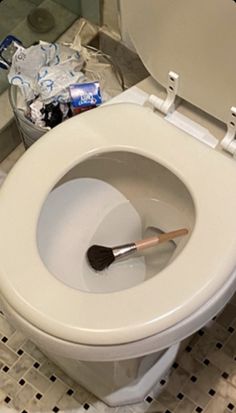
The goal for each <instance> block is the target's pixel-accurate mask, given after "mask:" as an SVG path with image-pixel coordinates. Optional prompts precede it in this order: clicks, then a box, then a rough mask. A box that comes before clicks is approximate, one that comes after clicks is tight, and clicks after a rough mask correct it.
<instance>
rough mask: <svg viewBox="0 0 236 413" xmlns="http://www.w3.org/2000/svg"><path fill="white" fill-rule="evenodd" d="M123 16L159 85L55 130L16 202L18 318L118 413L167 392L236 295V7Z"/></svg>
mask: <svg viewBox="0 0 236 413" xmlns="http://www.w3.org/2000/svg"><path fill="white" fill-rule="evenodd" d="M206 3H207V4H206ZM121 18H122V24H124V25H125V27H127V28H128V30H129V35H130V38H131V39H132V42H133V44H134V45H135V47H136V49H137V52H138V53H139V55H140V57H141V59H142V60H143V63H144V64H145V66H146V68H147V69H148V70H149V72H150V77H149V78H148V79H146V80H145V81H143V82H142V83H141V84H138V85H137V86H135V87H134V88H132V89H131V90H128V91H126V92H124V94H122V95H121V96H119V97H117V98H115V99H114V101H111V103H110V104H105V105H102V106H101V107H100V108H97V109H95V110H92V111H89V112H86V113H83V114H82V115H79V116H77V117H74V118H72V119H71V120H69V121H66V122H65V123H63V124H61V125H59V126H58V127H56V128H55V129H53V130H51V131H50V132H49V133H47V134H46V135H45V136H44V137H42V138H41V139H40V140H39V141H38V142H37V143H36V144H34V145H33V146H32V147H31V148H30V149H29V150H27V152H26V153H25V154H24V155H23V156H22V158H21V159H20V160H19V161H18V162H17V164H16V165H15V166H14V168H13V169H12V170H11V172H10V173H9V175H8V177H7V178H6V179H5V181H4V183H3V186H2V187H1V190H0V228H1V237H0V303H1V307H2V308H3V311H4V312H5V313H6V315H7V317H8V318H9V320H10V321H11V322H12V324H13V325H15V326H16V327H17V328H19V329H20V330H21V331H22V332H24V334H25V335H26V336H27V337H29V338H30V339H31V340H33V341H34V342H35V344H36V345H37V346H38V347H39V348H40V349H41V350H42V351H43V352H44V353H45V354H47V355H48V356H49V357H50V358H51V359H52V360H54V361H55V362H56V363H57V364H58V365H59V366H60V367H61V368H62V369H63V370H64V371H65V372H67V373H68V374H69V375H70V376H71V377H72V378H73V379H74V380H76V381H78V382H79V383H80V384H81V385H83V386H84V387H85V388H87V389H88V390H89V391H91V392H93V393H94V394H95V395H96V396H97V397H99V398H100V399H102V400H103V401H104V402H105V403H107V404H108V405H110V406H121V405H126V404H131V403H137V402H140V401H142V400H144V399H145V397H146V396H147V395H148V394H150V393H151V392H154V393H155V395H156V394H158V392H160V391H161V384H160V381H161V380H162V379H164V378H165V379H166V380H167V378H168V375H169V371H170V368H171V366H172V364H173V362H174V360H175V358H176V355H177V352H178V349H179V346H180V343H181V342H182V341H183V340H184V339H185V338H186V337H189V336H190V335H191V334H192V333H194V332H195V331H197V330H198V329H199V328H201V327H202V326H204V325H205V324H206V323H208V322H209V321H210V320H211V319H212V318H213V317H214V316H215V315H216V314H217V313H219V312H220V311H221V309H222V308H223V307H224V306H225V304H226V303H227V301H228V300H229V299H230V298H231V296H232V295H233V294H234V292H235V287H236V252H235V251H236V220H235V211H236V194H235V191H234V188H235V182H236V163H235V157H236V155H235V154H236V143H235V142H236V141H235V131H236V126H235V117H236V108H235V107H234V105H236V82H235V69H236V59H235V55H234V53H233V50H234V39H235V37H236V5H235V3H234V2H233V1H230V0H228V1H226V0H208V1H207V2H204V1H203V0H201V1H198V2H196V1H194V0H188V1H185V0H179V1H178V2H173V1H171V0H159V1H156V0H149V1H148V2H146V1H144V0H129V1H123V2H122V3H121ZM180 227H187V228H188V229H189V235H188V236H187V237H183V238H182V239H179V240H176V242H175V243H174V244H173V243H172V244H171V243H169V244H168V245H166V246H163V249H160V251H159V250H158V249H157V250H156V251H152V252H150V253H149V252H148V253H147V254H146V255H145V256H144V257H138V258H134V259H133V261H132V260H130V261H125V262H120V263H115V264H114V267H112V266H111V268H110V269H108V270H107V271H106V272H105V273H104V274H100V275H99V274H97V273H94V272H93V271H91V269H89V268H88V263H87V262H86V258H85V253H86V249H87V248H88V247H89V246H90V245H91V243H92V242H93V241H96V242H99V241H101V242H106V243H109V244H110V245H112V243H121V242H123V241H124V242H127V241H129V240H130V241H132V240H133V239H130V238H132V237H136V236H141V237H142V236H144V235H145V234H148V233H152V234H153V233H155V231H158V230H160V231H164V232H166V231H169V230H172V229H173V230H174V229H178V228H180ZM158 254H159V255H158ZM76 266H77V267H76ZM72 267H73V268H72ZM69 268H70V269H69ZM76 269H77V270H76ZM76 271H77V272H76ZM77 274H78V276H77Z"/></svg>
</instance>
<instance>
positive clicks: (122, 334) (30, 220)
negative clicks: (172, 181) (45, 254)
mask: <svg viewBox="0 0 236 413" xmlns="http://www.w3.org/2000/svg"><path fill="white" fill-rule="evenodd" d="M102 112H103V113H102ZM141 118H142V119H141ZM104 119H106V125H105V124H104ZM120 119H123V120H124V119H129V122H130V124H131V125H132V130H133V134H130V133H129V132H130V131H128V130H127V125H125V124H124V123H125V122H124V123H122V124H120V123H119V134H117V131H116V130H114V124H117V125H118V122H120ZM78 126H79V128H80V131H81V132H82V131H83V132H84V134H85V135H86V139H83V140H81V141H78V140H76V139H75V133H76V131H77V127H78ZM65 128H66V130H65ZM156 128H159V130H160V131H161V132H162V134H161V135H162V136H161V137H160V136H156V133H155V132H156ZM65 131H67V133H65ZM111 131H113V135H112V136H109V133H110V132H111ZM144 132H145V133H146V134H148V135H149V136H150V141H147V140H145V142H144V141H143V133H144ZM154 133H155V136H154ZM106 136H109V144H107V141H106V139H105V138H104V137H106ZM118 137H119V144H118V145H117V139H118ZM173 138H174V139H173ZM176 140H177V141H178V143H177V141H176ZM157 144H158V145H159V146H158V154H157V153H156V145H157ZM170 145H172V146H171V149H170ZM177 147H178V148H181V152H182V151H183V152H184V155H183V154H182V153H181V156H180V154H179V153H178V152H177V153H176V149H177ZM65 148H66V149H67V151H65ZM115 150H117V151H120V150H124V151H126V152H127V151H130V152H134V153H139V154H141V155H143V156H146V157H148V158H150V159H153V160H155V161H156V162H159V163H161V164H162V165H164V166H166V167H168V168H169V169H170V170H171V171H172V172H174V173H175V174H176V175H177V176H178V175H179V176H180V177H181V179H182V181H183V182H184V183H185V185H186V186H187V188H188V189H189V190H190V192H191V194H192V196H193V199H194V201H195V206H196V211H197V220H196V225H195V228H194V231H193V234H192V236H191V238H190V240H189V242H188V244H187V245H186V247H185V249H184V250H183V252H182V253H181V254H180V255H179V256H178V257H177V258H176V260H175V261H174V262H173V263H172V264H170V265H169V266H168V267H167V268H166V269H165V270H164V271H162V272H161V273H159V276H158V277H153V278H152V279H150V280H148V281H146V282H145V283H143V284H142V285H138V286H135V287H133V288H131V289H129V290H122V291H118V292H115V293H109V294H91V293H85V292H81V291H78V290H74V289H72V288H70V287H67V286H66V285H64V284H62V283H61V282H59V281H58V280H57V279H56V278H55V277H53V276H52V275H51V274H50V273H49V272H48V270H47V269H46V268H45V267H44V264H43V263H42V261H41V258H40V256H39V253H38V249H37V245H36V229H37V221H38V217H39V214H40V211H41V207H42V205H43V203H44V201H45V199H46V197H47V195H48V193H49V192H50V190H51V189H52V188H53V187H54V186H55V184H56V183H57V182H58V181H59V180H60V179H61V178H62V176H64V175H65V173H66V172H67V171H68V170H70V169H71V168H72V167H73V166H75V165H76V164H78V163H79V162H82V161H83V160H85V159H87V158H88V157H91V156H93V155H95V154H98V153H104V152H106V151H109V152H111V151H115ZM193 153H194V155H195V157H197V160H196V159H195V158H193ZM185 156H190V157H191V158H190V159H191V162H190V163H189V162H186V163H184V164H183V162H182V161H183V157H185ZM200 158H201V170H199V175H200V182H199V177H198V179H196V176H195V174H194V173H193V172H194V168H195V167H196V165H197V162H199V159H200ZM45 161H46V163H47V164H48V165H49V169H48V170H47V171H46V170H45V166H44V165H45ZM209 162H210V164H209ZM62 165H63V167H62ZM209 165H210V166H211V167H213V168H215V166H218V167H222V170H221V171H220V172H219V170H218V171H217V170H215V169H214V171H213V173H211V172H210V173H209V171H208V169H209ZM193 166H194V168H193ZM29 171H30V174H29ZM206 171H208V179H209V181H210V184H211V194H209V193H208V191H206V185H204V182H203V181H202V180H203V177H204V173H206ZM220 174H221V175H223V182H224V185H222V188H221V190H222V191H221V193H219V191H217V187H216V185H215V186H214V182H215V179H217V178H218V177H219V176H220ZM234 175H235V176H236V171H235V165H234V164H233V163H231V160H230V161H229V160H228V159H227V158H225V157H223V156H222V155H221V154H219V153H216V152H213V151H212V150H210V149H209V148H207V147H205V146H204V145H202V144H201V143H199V142H195V141H192V140H190V138H189V136H188V135H187V134H185V133H183V132H180V131H178V130H176V129H175V128H173V126H172V125H169V124H167V123H166V122H165V121H164V120H163V119H161V118H158V117H157V116H156V115H155V114H154V113H153V112H152V111H150V110H148V109H147V108H141V107H139V106H137V105H134V104H118V105H113V106H106V107H103V108H100V109H99V110H96V111H93V112H91V113H87V114H86V113H85V114H83V115H82V116H81V117H80V118H79V119H78V120H77V119H76V118H73V119H72V120H70V121H69V122H67V124H66V125H61V126H60V127H58V128H56V129H54V130H52V131H51V132H50V133H49V134H47V135H45V137H43V138H42V139H41V140H40V141H39V142H38V143H37V144H36V145H34V146H33V147H32V148H31V149H30V150H29V151H28V152H27V153H26V154H25V155H24V156H23V158H21V159H20V161H19V162H18V163H17V165H16V166H15V168H14V169H13V170H12V172H11V173H10V175H9V177H8V178H7V180H6V181H5V183H4V185H3V188H2V190H1V194H0V197H1V202H0V224H1V227H2V229H3V239H2V240H1V241H0V247H1V248H0V250H1V251H2V253H1V257H0V258H1V259H0V262H1V267H0V286H1V291H2V294H3V296H4V298H5V300H6V301H7V302H9V304H11V306H12V307H13V308H14V309H15V310H16V311H17V312H18V313H19V314H21V315H22V316H23V317H24V318H25V319H26V320H28V321H29V322H31V323H32V324H33V325H35V326H36V327H37V326H38V327H39V328H40V329H41V330H43V331H45V332H49V333H50V334H52V335H54V336H56V337H62V338H64V337H66V338H67V340H70V341H72V342H77V343H81V344H91V345H95V344H100V345H106V344H119V343H120V344H122V343H127V342H132V341H136V340H139V339H142V338H144V337H148V336H151V335H153V334H156V333H158V332H159V331H163V330H164V329H166V328H168V327H169V326H170V325H173V324H176V323H177V322H178V321H179V320H181V319H183V318H185V317H186V316H187V314H191V313H192V312H193V311H195V310H196V309H197V308H199V307H200V306H201V305H202V304H203V303H204V302H206V301H207V300H208V298H209V297H210V296H212V294H213V293H214V292H215V291H217V290H218V289H219V288H220V287H221V286H222V285H223V283H224V281H225V280H226V279H227V277H228V276H229V274H230V273H231V272H232V269H233V268H234V266H235V259H234V254H233V251H234V249H235V247H236V236H235V235H234V234H235V233H236V224H234V222H232V217H233V212H234V211H235V207H236V198H235V197H232V196H229V193H228V186H227V185H226V184H225V183H227V184H228V183H229V182H228V181H230V180H231V181H232V182H233V179H235V177H234ZM213 178H214V179H213ZM19 181H20V182H23V183H24V184H23V186H19V184H18V182H19ZM35 182H36V183H35ZM31 193H34V197H32V198H31V199H30V201H29V200H28V199H27V197H29V196H30V195H31ZM222 195H223V197H224V201H225V202H229V200H231V204H230V206H229V208H228V211H227V216H226V217H225V221H224V224H225V227H226V231H225V234H223V236H222V238H221V239H219V240H218V239H217V242H216V240H214V239H213V238H210V237H209V234H208V236H207V237H206V239H202V235H203V234H204V233H205V232H204V229H205V225H206V216H205V214H204V208H203V205H204V203H205V204H207V205H208V207H209V208H211V207H213V206H214V205H215V203H216V202H217V203H218V209H217V213H215V211H212V213H211V215H210V216H208V217H207V218H208V220H207V223H208V225H209V227H210V228H212V230H213V229H214V236H220V234H221V231H220V230H219V229H218V228H214V225H216V224H218V222H219V212H221V211H223V209H224V205H223V202H222V199H221V198H222ZM231 195H232V194H231ZM16 198H17V199H18V202H17V204H16V202H15V199H16ZM7 220H8V224H7ZM9 221H10V222H9ZM230 224H232V225H231V226H229V225H230ZM234 227H235V228H234ZM229 228H230V231H229ZM231 229H232V231H231ZM15 233H17V234H21V233H22V234H24V242H21V243H20V244H19V240H17V239H16V237H15V236H14V235H15ZM209 239H210V241H211V242H212V243H213V246H211V247H212V248H213V249H214V251H213V252H214V253H213V252H212V251H211V254H209V255H210V256H209V255H208V254H206V251H205V250H206V248H207V247H208V243H209ZM224 243H227V244H228V245H229V248H228V249H227V251H223V252H224V253H223V256H224V258H225V260H224V264H223V263H222V262H220V263H219V262H218V261H217V260H216V258H215V257H217V256H219V253H221V252H222V246H223V245H224ZM11 251H17V256H16V257H14V260H13V259H12V255H11ZM200 259H202V260H203V263H201V264H199V260H200ZM191 266H192V268H191ZM32 268H33V269H34V279H33V280H32ZM189 268H191V275H192V279H191V280H190V279H189V277H188V273H189ZM200 270H201V271H200ZM19 274H20V275H21V276H20V277H19ZM175 274H178V282H177V280H176V279H175V278H176V277H175ZM183 282H184V286H185V288H184V289H183V288H179V286H178V285H179V284H182V285H183ZM196 286H197V287H196ZM39 291H40V294H39V293H38V292H39ZM156 291H162V294H161V295H163V292H164V291H165V292H168V300H166V299H165V298H163V297H161V295H159V297H158V301H157V295H156ZM52 292H53V294H52ZM177 295H178V296H177ZM65 297H66V301H67V303H70V306H69V307H68V306H67V307H66V309H62V302H63V298H64V299H65ZM143 297H148V305H146V306H143V307H142V308H140V303H142V302H143ZM121 303H122V306H121ZM65 304H66V303H65ZM85 309H86V311H85ZM127 309H129V312H127ZM140 310H141V311H140ZM84 313H86V314H84ZM137 316H138V317H137Z"/></svg>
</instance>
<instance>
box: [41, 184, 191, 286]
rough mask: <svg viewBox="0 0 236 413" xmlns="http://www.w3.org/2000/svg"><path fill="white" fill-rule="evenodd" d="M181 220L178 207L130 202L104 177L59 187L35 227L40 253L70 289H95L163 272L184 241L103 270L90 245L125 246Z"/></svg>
mask: <svg viewBox="0 0 236 413" xmlns="http://www.w3.org/2000/svg"><path fill="white" fill-rule="evenodd" d="M167 221H168V222H167ZM183 221H184V220H183V216H182V215H181V213H180V212H179V211H178V210H176V209H175V208H174V207H172V206H171V205H168V204H166V203H164V202H161V201H159V200H154V199H145V198H135V199H132V201H131V200H128V199H127V198H126V197H125V196H124V195H123V194H122V193H121V192H120V191H119V190H117V189H116V188H115V187H113V186H112V185H110V184H108V183H106V182H104V181H102V180H99V179H93V178H79V179H74V180H72V181H68V182H66V183H64V184H62V185H60V186H59V187H57V188H55V189H54V190H53V191H52V192H51V193H50V194H49V196H48V197H47V199H46V202H45V203H44V205H43V208H42V211H41V215H40V218H39V222H38V228H37V242H38V249H39V254H40V256H41V259H42V261H43V262H44V264H45V265H46V267H47V268H48V270H49V271H50V273H51V274H52V275H53V276H55V277H56V278H57V279H59V280H60V281H61V282H63V283H65V284H66V285H68V286H69V287H71V288H75V289H79V290H82V291H85V292H93V293H107V292H114V291H119V290H122V289H127V288H131V287H133V286H135V285H137V284H139V283H142V282H144V281H145V280H146V279H148V278H150V277H152V276H153V275H155V274H157V273H158V272H159V271H161V270H162V269H163V268H164V267H165V266H166V265H167V264H168V263H169V262H170V261H171V260H172V259H173V258H174V256H175V254H176V251H178V248H179V245H181V242H182V241H183V240H182V241H181V240H178V241H177V248H176V245H175V244H174V243H167V244H165V245H164V244H163V245H161V246H159V247H157V248H156V249H154V248H153V249H152V250H151V251H148V252H147V253H146V254H145V256H142V257H133V258H130V259H129V260H127V261H124V262H117V263H115V264H114V265H111V266H110V268H108V269H106V270H104V271H103V272H101V273H96V272H95V271H94V270H93V269H92V268H91V267H90V266H89V264H88V262H87V259H86V251H87V249H88V247H89V246H90V245H92V244H95V243H97V244H103V245H107V246H114V245H119V244H123V243H126V242H130V241H133V240H136V239H140V238H142V237H143V235H145V236H146V235H149V234H150V235H152V234H153V233H155V232H156V233H157V234H158V233H160V232H161V231H168V230H170V229H173V228H177V227H178V226H180V225H183V224H184V225H185V224H186V222H183ZM184 242H185V241H184Z"/></svg>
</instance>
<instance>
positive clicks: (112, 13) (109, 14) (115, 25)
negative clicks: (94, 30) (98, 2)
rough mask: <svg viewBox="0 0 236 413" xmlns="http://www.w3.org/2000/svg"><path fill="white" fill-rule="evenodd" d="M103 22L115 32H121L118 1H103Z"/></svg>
mask: <svg viewBox="0 0 236 413" xmlns="http://www.w3.org/2000/svg"><path fill="white" fill-rule="evenodd" d="M102 22H103V24H104V25H106V26H108V27H109V28H110V29H112V30H113V31H114V32H116V33H119V32H120V28H119V8H118V0H103V12H102Z"/></svg>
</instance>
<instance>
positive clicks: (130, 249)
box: [87, 228, 188, 271]
mask: <svg viewBox="0 0 236 413" xmlns="http://www.w3.org/2000/svg"><path fill="white" fill-rule="evenodd" d="M187 234H188V230H187V229H186V228H181V229H178V230H176V231H171V232H167V233H164V234H161V235H159V236H158V237H151V238H146V239H143V240H139V241H135V242H132V243H129V244H124V245H118V246H117V247H113V248H111V247H104V246H102V245H92V246H91V247H90V248H89V249H88V251H87V258H88V261H89V264H90V265H91V267H92V268H93V269H94V270H95V271H102V270H104V269H105V268H107V267H109V265H111V264H112V263H113V262H114V261H116V260H118V259H119V260H120V259H123V258H128V257H130V256H131V255H132V254H134V253H135V252H140V251H143V250H145V249H147V248H151V247H155V246H156V245H158V244H162V243H163V242H167V241H170V240H172V239H173V238H177V237H181V236H183V235H187Z"/></svg>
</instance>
